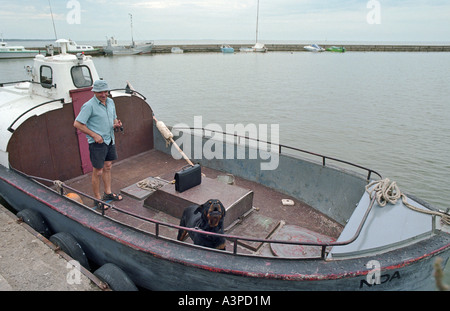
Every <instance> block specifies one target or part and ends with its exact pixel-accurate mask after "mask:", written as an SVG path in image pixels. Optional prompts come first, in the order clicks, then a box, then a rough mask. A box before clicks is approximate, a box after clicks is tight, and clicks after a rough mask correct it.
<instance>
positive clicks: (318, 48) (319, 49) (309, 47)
mask: <svg viewBox="0 0 450 311" xmlns="http://www.w3.org/2000/svg"><path fill="white" fill-rule="evenodd" d="M303 48H304V49H305V50H307V51H309V52H323V51H325V49H324V48H323V47H321V46H319V45H317V44H311V45H305V46H304V47H303Z"/></svg>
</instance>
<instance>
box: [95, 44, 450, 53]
mask: <svg viewBox="0 0 450 311" xmlns="http://www.w3.org/2000/svg"><path fill="white" fill-rule="evenodd" d="M309 44H310V43H302V44H265V46H266V47H267V49H268V52H307V51H306V50H305V49H304V46H305V45H309ZM253 45H254V43H248V44H230V46H231V47H232V48H234V51H235V52H237V53H238V52H239V49H240V48H241V47H251V46H253ZM176 46H178V47H179V48H181V49H182V50H183V51H184V52H186V53H190V52H197V53H199V52H221V50H220V46H221V44H195V45H176ZM320 46H321V47H323V48H325V49H326V48H328V47H330V46H343V47H345V49H346V51H347V52H450V43H449V45H388V44H384V45H378V44H367V45H363V44H350V45H348V44H344V45H339V44H325V45H322V44H321V45H320ZM172 47H173V45H155V46H154V47H153V49H152V52H151V53H170V50H171V48H172ZM99 48H101V47H99Z"/></svg>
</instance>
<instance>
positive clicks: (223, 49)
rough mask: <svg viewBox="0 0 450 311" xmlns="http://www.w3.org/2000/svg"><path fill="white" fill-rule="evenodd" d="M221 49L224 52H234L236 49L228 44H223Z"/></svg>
mask: <svg viewBox="0 0 450 311" xmlns="http://www.w3.org/2000/svg"><path fill="white" fill-rule="evenodd" d="M220 50H221V51H222V53H234V49H233V48H232V47H231V46H229V45H228V44H222V46H221V47H220Z"/></svg>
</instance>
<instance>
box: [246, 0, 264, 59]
mask: <svg viewBox="0 0 450 311" xmlns="http://www.w3.org/2000/svg"><path fill="white" fill-rule="evenodd" d="M258 22H259V0H258V5H257V8H256V40H255V45H254V46H252V47H251V48H250V47H241V48H240V49H239V51H240V52H267V48H266V47H265V45H264V44H263V43H259V42H258Z"/></svg>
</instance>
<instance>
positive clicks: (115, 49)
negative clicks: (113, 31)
mask: <svg viewBox="0 0 450 311" xmlns="http://www.w3.org/2000/svg"><path fill="white" fill-rule="evenodd" d="M152 49H153V42H146V43H143V44H136V43H135V42H134V41H132V42H131V45H120V44H118V42H117V39H115V38H114V37H110V38H109V39H107V44H106V47H104V48H103V51H104V53H105V54H106V55H137V54H148V53H150V52H151V51H152Z"/></svg>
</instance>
